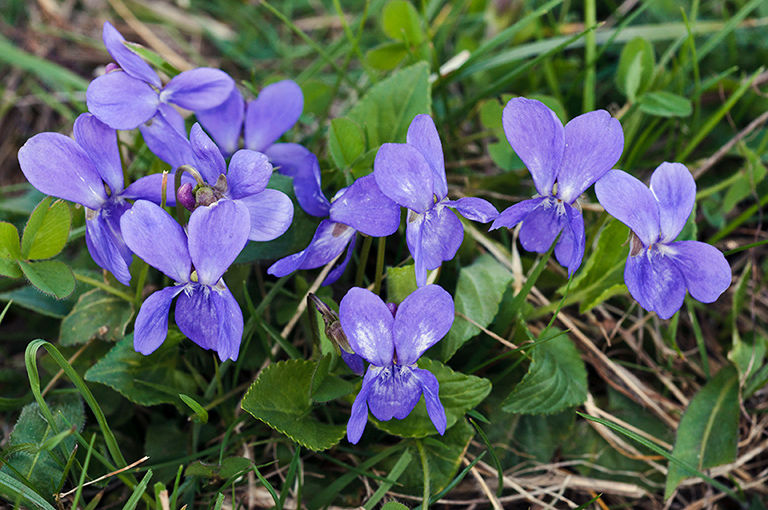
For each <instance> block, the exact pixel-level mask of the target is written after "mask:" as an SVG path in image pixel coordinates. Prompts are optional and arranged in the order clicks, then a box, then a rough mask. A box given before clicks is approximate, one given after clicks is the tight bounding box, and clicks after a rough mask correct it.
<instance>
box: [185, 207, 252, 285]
mask: <svg viewBox="0 0 768 510" xmlns="http://www.w3.org/2000/svg"><path fill="white" fill-rule="evenodd" d="M187 231H188V232H189V255H190V257H191V258H192V263H193V264H194V266H195V270H196V271H197V278H198V281H199V282H200V283H202V284H204V285H211V286H213V285H216V283H217V282H218V281H219V279H220V278H221V276H222V275H223V274H224V271H226V270H227V268H229V266H230V265H231V264H232V262H234V261H235V259H236V258H237V256H238V255H239V254H240V252H241V251H242V249H243V247H244V246H245V243H246V242H248V232H249V231H250V220H249V216H248V209H247V208H246V207H245V205H243V204H241V203H238V202H233V201H231V200H219V201H218V202H214V203H213V204H212V205H210V206H203V207H198V208H197V209H195V210H194V212H193V213H192V214H191V215H190V217H189V225H188V226H187Z"/></svg>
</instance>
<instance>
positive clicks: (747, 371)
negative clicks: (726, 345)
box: [728, 331, 768, 398]
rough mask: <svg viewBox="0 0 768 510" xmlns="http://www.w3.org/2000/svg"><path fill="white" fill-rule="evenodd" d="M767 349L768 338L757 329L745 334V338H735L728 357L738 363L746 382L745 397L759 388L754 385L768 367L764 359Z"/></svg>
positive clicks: (740, 375) (740, 372)
mask: <svg viewBox="0 0 768 510" xmlns="http://www.w3.org/2000/svg"><path fill="white" fill-rule="evenodd" d="M767 350H768V339H766V338H765V337H764V336H762V335H761V334H760V333H758V332H755V331H750V332H749V333H747V334H745V335H744V338H741V337H739V336H737V337H735V338H734V339H733V348H732V349H731V351H730V352H729V353H728V359H729V360H731V361H732V362H733V364H734V365H736V368H737V369H738V371H739V379H740V380H741V381H744V382H745V384H744V392H743V395H744V398H747V397H749V396H751V395H752V393H754V391H756V390H757V389H759V388H755V387H754V385H755V384H759V382H760V379H761V378H760V377H757V376H758V375H759V374H760V372H761V370H763V369H765V368H766V366H764V365H763V360H764V359H765V354H766V351H767Z"/></svg>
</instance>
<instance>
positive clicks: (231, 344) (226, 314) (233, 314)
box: [211, 287, 243, 361]
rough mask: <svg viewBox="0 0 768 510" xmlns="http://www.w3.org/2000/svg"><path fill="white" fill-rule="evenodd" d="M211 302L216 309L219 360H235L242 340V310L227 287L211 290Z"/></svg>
mask: <svg viewBox="0 0 768 510" xmlns="http://www.w3.org/2000/svg"><path fill="white" fill-rule="evenodd" d="M211 303H212V304H213V306H214V308H215V309H216V317H217V318H218V320H219V328H218V329H219V336H218V338H217V340H216V347H215V349H216V352H217V353H218V354H219V359H220V360H221V361H226V360H228V359H231V360H232V361H237V357H238V354H240V343H241V342H242V340H243V311H242V310H240V306H239V305H238V304H237V301H235V297H234V296H233V295H232V292H230V290H229V289H228V288H226V287H225V288H224V290H221V291H220V290H218V289H213V290H212V291H211Z"/></svg>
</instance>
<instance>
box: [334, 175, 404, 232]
mask: <svg viewBox="0 0 768 510" xmlns="http://www.w3.org/2000/svg"><path fill="white" fill-rule="evenodd" d="M330 219H331V220H332V221H336V222H339V223H344V224H345V225H349V226H351V227H353V228H355V229H356V230H359V231H360V232H362V233H363V234H366V235H369V236H373V237H386V236H388V235H391V234H394V233H395V232H396V231H397V229H398V228H399V227H400V206H399V205H397V204H396V203H395V202H393V201H392V200H390V199H389V198H387V197H386V196H385V195H384V194H383V193H382V192H381V190H380V189H379V187H378V186H377V185H376V179H375V178H374V176H373V175H370V174H369V175H366V176H365V177H361V178H359V179H357V180H356V181H355V182H353V183H352V186H350V187H349V188H347V189H346V191H344V193H343V194H342V195H341V196H340V197H338V198H337V199H336V200H334V201H333V204H331V216H330Z"/></svg>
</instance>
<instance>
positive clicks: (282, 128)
mask: <svg viewBox="0 0 768 510" xmlns="http://www.w3.org/2000/svg"><path fill="white" fill-rule="evenodd" d="M303 110H304V94H303V93H302V91H301V87H299V86H298V85H297V84H296V82H294V81H291V80H283V81H279V82H277V83H272V84H270V85H267V86H266V87H264V88H263V89H261V91H260V92H259V96H258V97H257V98H256V99H254V100H253V101H249V102H248V104H247V106H246V107H245V148H246V149H251V150H255V151H259V152H263V151H264V150H265V149H266V148H267V147H269V146H270V145H272V144H273V143H275V142H276V141H277V139H278V138H280V137H281V136H283V133H285V132H286V131H288V130H289V129H291V128H292V127H293V125H294V124H296V121H298V120H299V117H300V116H301V112H302V111H303Z"/></svg>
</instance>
